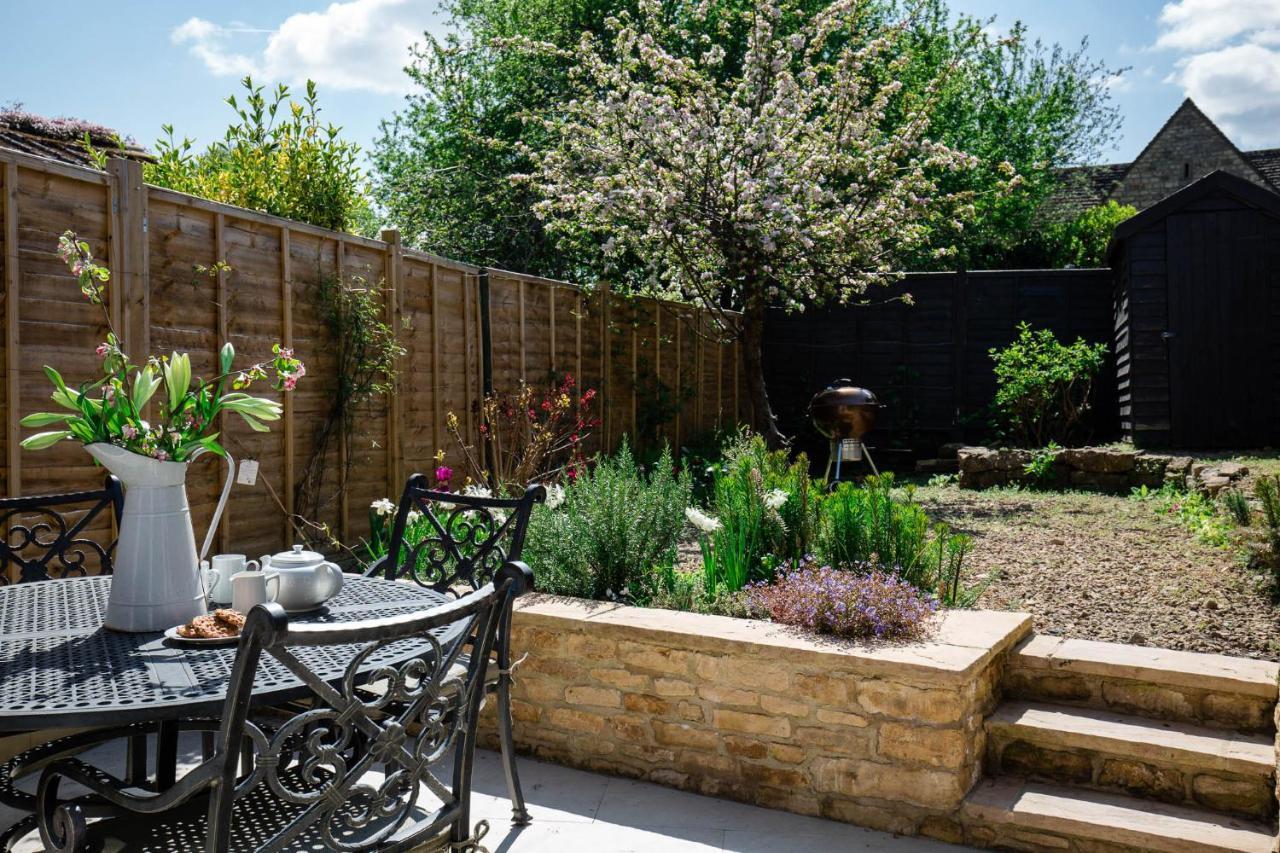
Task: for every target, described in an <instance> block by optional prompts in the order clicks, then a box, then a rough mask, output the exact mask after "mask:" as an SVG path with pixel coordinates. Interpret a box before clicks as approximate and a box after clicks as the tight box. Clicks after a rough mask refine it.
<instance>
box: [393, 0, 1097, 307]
mask: <svg viewBox="0 0 1280 853" xmlns="http://www.w3.org/2000/svg"><path fill="white" fill-rule="evenodd" d="M828 5H829V4H828V2H826V0H802V2H798V3H796V4H793V5H792V7H791V8H790V9H789V11H788V13H787V18H786V20H784V21H782V22H781V29H782V31H783V32H784V33H785V32H792V31H794V30H796V29H797V28H799V27H801V26H803V24H804V23H805V21H807V20H809V19H811V18H812V16H813V15H815V14H817V13H818V11H820V10H821V9H823V8H825V7H826V6H828ZM752 8H753V4H752V3H749V2H746V1H745V0H709V2H707V3H704V4H700V5H695V4H693V3H689V2H687V1H686V0H671V2H668V3H666V4H665V5H664V6H663V15H664V17H665V18H666V19H667V20H668V22H670V23H683V24H685V25H686V28H685V29H686V32H687V33H688V34H689V36H690V37H692V41H691V42H687V43H679V42H678V41H672V42H670V43H664V44H663V47H664V48H665V49H667V50H669V51H671V52H672V53H674V54H676V55H682V56H688V55H691V52H692V51H694V50H695V49H696V48H697V42H698V41H699V40H700V39H701V38H702V37H703V36H705V37H707V38H711V39H713V40H714V41H715V43H716V44H718V45H719V46H720V47H722V48H723V49H724V51H725V59H724V62H723V63H722V65H721V70H720V72H719V73H720V74H721V75H722V76H725V77H727V76H732V75H734V74H736V73H738V72H739V71H740V70H741V65H742V59H743V56H744V55H745V52H746V48H747V41H748V35H749V27H747V26H745V25H744V24H743V21H744V20H746V18H747V16H745V15H743V14H742V13H743V12H746V11H749V10H750V9H752ZM448 9H449V11H450V13H451V15H452V22H453V25H454V28H455V29H456V31H457V34H456V35H452V36H450V37H449V38H447V39H445V40H443V41H437V40H434V39H432V38H430V37H427V38H426V40H425V41H424V42H423V43H422V44H421V45H419V46H418V47H417V48H416V49H415V59H414V62H413V64H412V66H411V68H410V69H409V74H410V76H411V77H412V79H413V80H414V82H415V83H416V84H417V86H418V91H417V92H416V93H415V94H413V95H412V96H410V98H409V101H408V105H407V106H406V108H405V109H404V110H403V111H402V112H401V113H399V114H397V115H396V116H394V117H393V118H392V119H391V120H389V121H387V122H386V123H384V125H383V131H382V134H381V136H380V138H379V139H378V140H377V142H376V144H375V147H374V151H373V153H372V156H371V159H372V163H373V172H374V174H373V179H374V184H373V192H374V197H375V199H376V201H377V202H378V204H379V206H380V208H381V209H383V210H384V211H385V212H386V216H387V218H388V219H389V220H390V221H391V222H392V223H393V224H395V225H397V226H398V227H399V228H400V229H401V231H403V232H404V233H405V234H406V235H407V239H408V240H409V241H410V242H412V243H414V244H415V245H418V246H419V247H421V248H427V249H430V250H432V251H436V252H440V253H442V254H446V255H449V256H453V257H459V258H465V259H467V260H470V261H473V262H475V263H481V264H487V265H493V266H502V267H508V268H514V269H520V270H526V271H530V272H536V273H539V274H542V275H548V276H554V277H562V278H572V279H574V280H579V281H585V282H589V281H592V280H593V279H595V278H596V277H597V276H599V275H600V274H601V268H602V263H601V256H600V245H599V242H598V241H596V240H594V239H592V238H590V237H589V236H587V235H576V236H573V237H571V236H570V235H566V234H563V233H562V234H561V235H560V236H559V238H558V239H557V240H552V239H549V238H548V236H547V234H546V232H545V230H544V228H543V225H542V223H541V222H540V221H539V220H538V219H537V218H536V217H535V216H534V215H533V213H532V207H533V205H534V204H535V203H536V202H537V200H538V199H537V197H536V195H535V194H534V193H533V192H532V190H531V188H530V187H528V186H527V185H522V184H519V183H515V182H512V181H511V180H510V177H511V176H512V175H516V174H524V173H527V172H528V171H530V169H531V168H532V164H531V162H530V159H529V157H527V156H526V155H525V154H524V153H523V152H524V151H526V150H527V151H533V152H536V151H540V150H543V149H544V148H545V147H546V146H547V145H548V144H549V143H548V139H547V135H546V134H545V132H544V130H543V128H542V126H541V124H540V123H539V122H538V121H537V120H536V119H539V118H546V117H549V116H553V115H556V114H558V113H560V112H562V111H563V110H564V109H565V108H566V107H567V106H568V105H569V104H570V103H571V102H572V100H573V99H574V97H575V96H576V95H575V92H574V91H573V89H572V86H571V82H570V73H571V71H572V61H571V60H568V59H566V55H565V53H564V51H566V50H569V49H571V48H573V47H574V46H575V45H577V43H578V42H579V40H580V39H581V38H582V37H583V35H584V34H585V35H589V36H592V37H596V38H601V37H604V36H605V35H606V34H607V32H608V28H607V26H606V21H607V19H608V18H610V17H611V16H618V15H624V14H626V15H634V14H635V13H636V12H637V11H638V3H637V0H455V2H452V3H451V4H450V5H448ZM697 9H702V10H704V11H705V15H704V16H703V17H697V16H695V15H694V12H695V10H697ZM860 15H861V17H862V19H863V20H864V22H865V26H864V27H863V29H862V30H860V31H859V32H857V33H852V34H849V35H848V36H847V37H851V38H855V39H856V38H863V39H865V38H867V34H869V33H873V32H876V31H877V28H883V27H885V26H887V25H889V24H891V23H894V22H897V21H899V20H904V19H905V20H906V21H907V22H908V28H907V30H906V32H905V33H904V37H903V38H900V39H898V41H897V43H896V45H895V50H896V51H898V52H899V55H897V56H895V57H893V59H894V61H895V63H896V65H895V68H896V72H895V73H896V74H897V75H898V78H899V79H900V80H901V81H902V82H903V84H904V88H905V90H906V91H907V92H914V93H917V94H919V93H921V92H923V91H924V89H925V88H926V87H927V86H928V85H929V84H930V82H931V81H933V80H935V79H936V78H937V77H938V76H939V71H940V70H941V69H943V68H946V67H950V66H953V67H954V73H951V74H949V75H948V83H947V86H946V87H945V89H944V90H943V91H941V92H939V93H937V97H936V99H935V100H936V103H935V108H934V114H933V115H932V116H931V125H930V136H931V138H933V139H936V140H938V141H940V142H943V143H945V144H947V145H949V146H951V147H954V148H957V149H959V150H962V151H966V152H968V153H971V154H974V155H976V156H977V158H978V160H979V163H978V165H977V167H976V168H975V169H973V170H970V171H968V172H967V173H966V174H964V175H947V176H944V177H943V179H942V183H943V188H944V189H945V190H948V191H961V190H964V191H972V192H973V193H974V205H975V214H976V215H975V217H974V218H973V220H972V221H971V222H970V223H969V224H968V226H967V227H966V228H965V229H964V231H963V232H962V233H960V234H956V233H955V232H954V231H952V230H949V229H942V230H940V232H939V233H938V234H937V235H936V236H935V238H934V239H932V240H929V241H925V242H924V243H923V244H922V245H921V246H920V247H919V248H918V249H917V250H916V251H914V252H912V253H910V254H906V255H904V256H902V257H900V258H899V259H898V263H899V264H900V265H904V266H906V267H908V268H939V267H949V266H952V265H954V264H955V263H957V262H959V263H964V264H966V265H968V266H970V267H975V266H1004V265H1007V264H1008V263H1010V262H1012V263H1015V264H1016V263H1018V258H1019V257H1021V256H1024V255H1026V256H1030V255H1036V256H1042V255H1044V253H1045V248H1044V246H1043V245H1041V236H1040V235H1041V221H1040V214H1039V211H1040V209H1041V206H1042V203H1043V201H1044V199H1045V198H1047V197H1048V196H1049V195H1051V194H1052V192H1053V190H1054V189H1055V188H1056V185H1057V175H1058V169H1059V168H1060V167H1062V166H1065V165H1068V164H1071V163H1080V162H1087V161H1089V160H1091V159H1093V158H1095V157H1096V156H1097V155H1098V153H1099V152H1100V151H1101V150H1102V149H1103V148H1105V147H1106V145H1108V144H1109V143H1110V142H1111V140H1112V139H1113V138H1114V136H1115V132H1116V129H1117V125H1118V121H1119V118H1118V114H1117V111H1116V109H1115V108H1114V107H1113V106H1112V105H1111V103H1110V101H1109V97H1108V93H1107V87H1106V86H1105V82H1104V81H1105V80H1106V79H1107V78H1108V77H1109V76H1110V75H1111V74H1112V73H1113V72H1112V71H1111V70H1109V69H1107V68H1106V67H1104V66H1103V65H1102V64H1101V63H1097V62H1094V61H1091V60H1090V59H1089V58H1088V56H1087V51H1086V45H1084V44H1082V45H1080V47H1079V48H1078V49H1076V50H1074V51H1070V50H1065V49H1062V48H1059V47H1057V46H1046V45H1043V44H1041V43H1039V42H1035V41H1031V40H1029V39H1028V36H1027V32H1026V29H1025V27H1023V26H1022V25H1020V24H1015V25H1014V27H1013V28H1012V29H1011V30H1010V31H1009V33H1008V35H1007V36H1004V37H994V36H990V35H987V34H985V33H983V34H979V36H978V37H977V38H974V29H975V24H981V23H985V22H980V21H975V20H973V19H971V18H966V17H964V16H954V15H952V13H951V12H950V10H949V9H948V7H947V4H946V0H920V2H912V3H909V4H908V3H907V2H906V0H864V2H863V3H861V4H860ZM670 32H672V31H670V30H669V31H668V33H670ZM522 37H527V38H530V39H534V40H537V41H540V42H543V43H546V44H547V45H549V46H550V47H552V48H554V49H553V50H547V51H543V52H536V53H530V52H527V51H523V50H519V49H518V48H517V46H516V45H515V43H514V42H515V40H518V39H519V38H522ZM671 38H674V39H678V38H680V37H679V36H671ZM601 47H602V49H604V50H606V51H607V50H609V49H610V47H609V45H608V44H607V42H606V43H604V44H602V45H601ZM904 58H905V59H906V61H905V62H903V61H901V60H903V59H904ZM886 68H887V64H882V65H881V66H880V72H881V73H882V74H884V73H887V72H886ZM530 118H532V119H535V120H533V121H529V120H527V119H530ZM901 119H902V113H901V112H900V111H898V110H895V109H891V110H889V111H888V112H887V114H886V121H887V122H890V123H894V122H900V121H901ZM1005 162H1008V163H1011V164H1012V165H1013V166H1014V168H1015V169H1016V170H1017V172H1018V174H1019V175H1020V176H1021V179H1020V180H1021V184H1020V186H1019V188H1018V189H1017V191H1016V192H1012V193H1009V192H1004V193H1001V192H998V191H996V189H997V187H999V186H1001V184H1002V180H1003V176H1002V175H1001V173H1000V172H999V171H997V167H998V166H999V164H1002V163H1005ZM951 245H954V246H955V247H956V254H957V255H958V257H957V258H956V259H952V258H943V259H939V258H936V257H934V250H935V249H936V248H938V247H943V246H951ZM648 273H649V271H648V270H646V269H645V267H644V264H643V262H642V260H641V259H639V258H630V259H626V260H625V262H623V263H620V264H618V263H615V264H614V269H613V273H612V275H613V277H614V280H615V281H617V280H619V279H621V280H622V281H623V282H624V283H632V284H640V283H643V282H644V281H645V280H646V279H647V275H648Z"/></svg>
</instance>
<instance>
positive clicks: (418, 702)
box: [208, 563, 531, 850]
mask: <svg viewBox="0 0 1280 853" xmlns="http://www.w3.org/2000/svg"><path fill="white" fill-rule="evenodd" d="M494 574H495V577H494V579H493V581H492V582H491V583H489V584H486V585H484V586H482V587H481V588H480V589H479V590H477V591H476V592H474V593H472V594H470V595H468V596H465V597H463V598H461V599H458V600H456V601H453V602H450V603H449V604H446V605H442V606H440V607H438V608H435V609H433V610H429V611H425V612H422V613H418V614H412V615H408V616H396V617H390V618H384V619H377V620H370V621H367V622H355V623H347V624H341V623H339V624H314V623H313V624H307V625H290V624H289V621H288V618H287V617H286V616H285V614H284V611H283V610H281V609H280V608H279V606H278V605H261V606H259V607H256V608H254V610H253V611H252V612H251V613H250V615H249V619H248V621H247V623H246V625H245V636H244V638H243V639H242V640H241V642H240V649H239V653H238V654H237V656H236V663H235V669H234V670H233V672H232V676H231V685H230V687H229V691H228V694H227V703H226V706H225V710H224V712H223V725H222V729H221V731H220V732H219V737H218V742H217V746H216V752H215V756H214V757H213V758H212V759H210V761H211V762H213V763H214V764H216V765H217V766H218V769H219V771H220V777H219V780H218V785H217V786H216V787H215V788H214V794H213V798H212V800H211V801H210V805H209V838H208V841H209V844H208V848H209V850H222V849H225V847H226V846H227V843H228V841H229V839H230V833H231V832H232V831H233V827H232V821H231V817H232V804H233V799H234V797H233V796H227V793H228V792H233V791H236V789H237V788H239V791H240V792H243V791H246V790H249V789H252V788H253V787H254V786H256V785H265V786H267V788H268V789H269V791H270V792H271V794H273V795H274V796H275V797H277V798H279V799H281V800H284V801H285V802H286V803H289V804H292V805H294V806H295V807H297V808H298V810H299V813H298V815H297V816H296V817H294V818H293V820H292V821H291V822H290V823H289V825H288V826H287V827H286V828H285V829H284V830H282V831H280V832H279V833H278V834H277V835H276V836H275V837H273V838H272V839H270V840H269V842H268V843H266V844H264V845H262V846H263V847H265V848H267V849H273V850H282V849H292V848H291V847H290V844H289V842H291V841H292V840H294V839H299V840H300V839H302V838H310V839H311V840H312V843H318V844H320V845H321V849H325V850H365V849H372V848H379V849H380V845H381V844H382V843H383V842H386V841H388V840H390V839H393V838H394V844H395V846H396V847H397V849H410V848H412V847H414V846H416V845H418V844H421V843H422V842H424V841H427V840H430V839H432V838H435V837H437V836H439V835H441V834H443V833H444V832H445V831H446V830H447V831H449V832H450V836H451V837H450V839H449V840H450V842H452V843H454V844H459V845H463V844H465V843H466V842H467V840H468V839H469V838H470V837H471V833H470V830H469V826H470V815H469V800H470V791H471V766H472V758H473V754H474V751H475V740H476V725H477V719H478V715H479V712H480V703H481V698H482V696H483V694H484V683H483V679H484V669H483V667H482V666H481V665H480V664H479V663H478V662H477V660H475V659H473V660H472V662H471V663H470V665H469V666H468V667H467V668H466V670H465V675H462V674H460V671H459V668H457V667H456V666H455V664H456V663H457V661H458V659H459V657H460V654H461V653H462V650H463V647H464V646H465V645H473V646H474V647H475V648H478V649H481V650H483V651H484V652H486V653H487V652H488V650H489V649H491V648H492V646H493V643H494V639H495V636H496V631H497V627H498V620H499V617H500V614H501V611H502V603H503V601H505V600H506V598H507V597H508V596H509V595H512V594H514V593H518V592H520V591H521V590H523V589H524V587H525V586H527V585H528V583H529V581H530V579H531V575H530V574H529V570H528V569H527V568H525V567H523V566H521V565H519V564H515V563H508V564H506V565H505V566H502V567H500V568H499V569H498V570H497V571H496V572H495V573H494ZM424 641H425V644H426V646H427V647H428V651H427V653H425V654H424V653H423V651H422V649H423V645H424ZM334 653H339V654H343V655H346V656H350V658H351V662H350V664H348V666H347V669H346V673H345V674H344V676H343V678H342V681H341V682H340V683H338V684H329V683H326V682H325V681H323V680H321V679H320V678H319V677H317V676H316V675H315V674H314V673H313V672H312V670H311V668H310V667H309V666H308V665H307V659H308V657H309V656H310V655H313V654H314V655H326V654H327V655H332V654H334ZM482 657H483V656H482ZM267 659H270V660H271V661H272V662H273V663H275V664H279V665H280V666H283V667H284V668H285V669H287V670H288V671H289V673H290V674H292V675H293V676H294V677H295V678H297V679H298V680H300V681H301V682H302V683H303V684H305V685H306V686H307V687H308V688H309V690H310V692H311V694H312V696H313V700H314V701H313V702H312V704H311V707H310V708H309V709H308V710H306V711H303V712H301V713H298V714H295V715H294V716H292V717H289V718H288V719H286V720H284V722H283V724H282V725H280V726H279V727H277V728H275V729H274V731H271V732H266V731H264V730H263V729H261V728H259V727H258V726H257V725H256V724H255V723H254V722H252V721H251V720H250V719H249V714H248V709H249V699H250V695H251V693H252V688H253V682H254V679H255V677H256V676H258V675H259V673H260V671H261V670H262V669H263V663H264V662H265V661H266V660H267ZM370 669H372V674H371V675H368V676H367V679H366V678H362V677H360V676H359V673H360V672H361V671H362V670H363V671H365V672H368V671H369V670H370ZM362 683H364V684H365V685H366V686H367V685H369V684H377V685H380V686H381V687H382V689H381V690H380V691H378V695H377V696H376V697H372V698H371V697H370V696H369V695H367V694H365V693H364V692H362V691H358V690H357V689H356V688H357V687H358V686H360V685H361V684H362ZM246 738H248V739H249V740H250V741H252V742H253V743H254V746H255V749H254V752H255V757H254V762H253V770H252V772H251V773H249V774H248V775H247V776H244V775H240V778H239V780H238V781H237V775H238V774H239V773H241V772H242V768H240V765H239V764H238V760H237V759H238V757H239V756H240V755H241V752H242V749H243V744H244V742H245V739H246ZM374 768H381V772H380V773H378V774H377V775H375V776H374V777H373V778H374V781H373V782H372V783H371V782H370V779H369V774H370V772H371V771H374ZM446 774H447V775H446ZM441 777H445V779H447V781H446V780H445V779H442V778H441ZM425 799H429V800H430V802H426V801H424V800H425ZM234 831H239V830H238V829H236V830H234Z"/></svg>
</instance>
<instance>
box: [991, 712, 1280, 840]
mask: <svg viewBox="0 0 1280 853" xmlns="http://www.w3.org/2000/svg"><path fill="white" fill-rule="evenodd" d="M986 727H987V732H988V740H987V751H988V758H989V766H990V767H991V768H992V770H993V772H996V773H1007V774H1012V775H1016V776H1025V777H1028V778H1033V779H1045V780H1049V781H1054V782H1063V783H1070V784H1075V785H1086V786H1089V787H1092V788H1098V789H1101V790H1112V791H1117V792H1124V793H1129V794H1134V795H1137V796H1144V797H1151V798H1153V799H1158V800H1161V801H1164V802H1169V803H1184V804H1188V805H1196V806H1201V807H1204V808H1208V809H1213V810H1215V811H1222V812H1229V813H1231V814H1240V815H1245V816H1249V817H1258V818H1269V817H1271V815H1272V814H1273V813H1274V811H1275V782H1274V779H1275V761H1276V755H1275V743H1274V741H1273V739H1272V737H1271V736H1270V735H1259V734H1242V733H1238V732H1228V731H1225V730H1222V729H1211V728H1206V727H1204V726H1197V725H1193V724H1190V723H1174V722H1164V721H1159V720H1150V719H1146V718H1144V717H1135V716H1130V715H1127V714H1118V713H1115V712H1113V711H1105V710H1097V709H1092V708H1074V707H1070V706H1065V705H1050V704H1042V703H1036V702H1016V701H1015V702H1006V703H1005V704H1003V705H1001V706H1000V707H999V708H997V709H996V711H995V713H994V714H992V715H991V717H990V718H988V720H987V723H986Z"/></svg>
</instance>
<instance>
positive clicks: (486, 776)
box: [0, 738, 966, 853]
mask: <svg viewBox="0 0 1280 853" xmlns="http://www.w3.org/2000/svg"><path fill="white" fill-rule="evenodd" d="M184 740H185V738H184ZM183 746H184V747H185V746H188V744H187V743H184V744H183ZM190 746H192V747H194V744H190ZM97 757H98V758H99V759H102V758H105V756H103V755H102V754H101V753H98V754H97ZM186 758H187V760H194V759H195V755H194V752H193V751H192V752H189V754H188V755H187V756H186ZM108 760H110V759H108ZM520 771H521V774H522V776H523V780H524V788H525V795H526V797H527V798H528V800H529V810H530V812H531V813H532V814H533V823H532V824H531V825H529V826H525V827H513V826H512V825H511V822H510V821H511V808H510V806H509V804H508V801H507V794H506V783H505V782H504V781H503V776H502V767H501V764H500V763H499V759H498V755H497V753H494V752H488V751H480V752H477V753H476V768H475V777H474V794H473V796H472V810H473V813H474V818H475V819H476V820H480V819H485V820H488V821H489V826H490V829H489V834H488V835H487V836H486V837H485V839H484V842H483V843H484V846H485V847H487V848H488V849H489V850H490V851H491V853H507V852H508V851H511V852H512V853H633V851H634V853H668V851H669V852H670V853H685V852H686V851H711V850H732V851H736V853H767V851H792V850H803V851H805V853H837V851H839V853H854V851H874V853H948V851H958V850H963V849H966V848H961V847H956V846H953V845H950V844H941V843H939V842H936V841H928V840H924V839H919V838H901V837H895V836H892V835H889V834H887V833H883V832H874V831H872V830H869V829H862V828H860V827H856V826H850V825H849V824H843V823H836V822H834V821H828V820H819V819H818V818H810V817H803V816H801V815H794V814H790V813H788V812H780V811H774V810H772V809H762V808H756V807H754V806H747V805H743V804H741V803H735V802H730V801H728V800H719V799H716V798H714V797H702V796H699V795H697V794H688V793H685V792H683V791H676V790H673V789H671V788H664V787H662V786H660V785H654V784H651V783H648V782H635V781H631V780H627V779H615V778H612V777H609V776H601V775H599V774H596V773H585V772H583V771H580V770H570V769H568V768H565V767H560V766H559V765H555V764H546V763H543V762H540V761H532V760H529V759H524V760H522V761H521V763H520ZM24 787H25V786H24ZM15 817H16V814H15V813H14V812H13V811H12V810H10V809H8V808H6V807H4V806H0V828H4V827H8V826H10V825H11V824H12V822H13V821H14V819H15ZM40 849H41V847H40V844H39V841H38V840H28V841H27V842H24V843H23V844H22V845H19V846H18V848H17V849H16V850H15V853H38V851H40Z"/></svg>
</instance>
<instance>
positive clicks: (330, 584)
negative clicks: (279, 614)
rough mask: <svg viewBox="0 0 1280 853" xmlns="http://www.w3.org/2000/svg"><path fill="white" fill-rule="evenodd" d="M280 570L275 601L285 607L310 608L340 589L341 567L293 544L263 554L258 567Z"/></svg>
mask: <svg viewBox="0 0 1280 853" xmlns="http://www.w3.org/2000/svg"><path fill="white" fill-rule="evenodd" d="M268 567H270V569H271V571H273V572H279V573H280V591H279V593H278V595H277V596H276V599H275V600H276V601H277V602H279V604H280V606H281V607H283V608H284V609H285V610H290V611H298V610H314V609H315V608H317V607H319V606H320V605H322V604H324V603H325V602H326V601H328V600H329V599H331V598H333V597H334V596H335V595H337V594H338V593H339V592H340V591H341V590H342V569H340V568H338V566H337V564H336V563H330V562H329V561H327V560H326V559H325V558H324V556H323V555H322V554H317V553H316V552H315V551H306V550H304V549H303V547H302V546H301V545H294V546H293V550H292V551H281V552H280V553H279V554H273V555H270V556H263V558H262V570H263V571H266V570H267V568H268Z"/></svg>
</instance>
